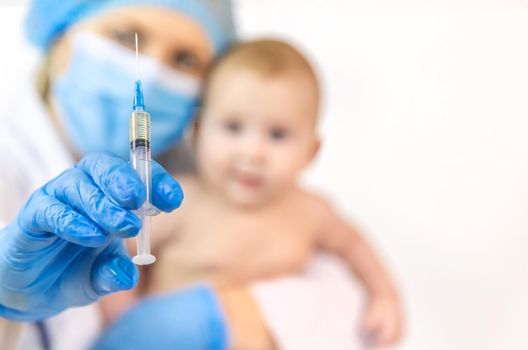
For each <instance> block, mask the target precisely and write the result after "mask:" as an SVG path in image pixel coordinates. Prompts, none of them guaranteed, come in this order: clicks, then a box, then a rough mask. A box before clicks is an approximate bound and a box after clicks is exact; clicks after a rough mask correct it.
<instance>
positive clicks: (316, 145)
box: [308, 136, 321, 162]
mask: <svg viewBox="0 0 528 350" xmlns="http://www.w3.org/2000/svg"><path fill="white" fill-rule="evenodd" d="M320 149H321V139H320V138H319V136H315V137H314V140H313V145H312V150H311V151H310V154H309V155H308V156H309V158H308V162H312V161H313V160H314V159H315V157H317V155H318V154H319V150H320Z"/></svg>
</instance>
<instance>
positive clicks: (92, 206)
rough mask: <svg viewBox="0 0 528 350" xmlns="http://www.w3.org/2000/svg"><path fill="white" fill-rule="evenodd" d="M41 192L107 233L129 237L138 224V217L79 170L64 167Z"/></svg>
mask: <svg viewBox="0 0 528 350" xmlns="http://www.w3.org/2000/svg"><path fill="white" fill-rule="evenodd" d="M44 192H46V193H47V194H48V195H51V196H54V197H55V198H57V199H58V200H59V201H61V202H63V203H65V204H67V205H69V206H71V207H73V208H74V209H75V210H76V211H78V212H79V213H81V214H83V215H85V216H87V217H88V218H89V219H91V220H92V221H93V222H94V223H96V225H98V226H99V227H101V228H102V229H103V230H104V231H106V232H107V233H109V234H116V235H117V236H119V237H123V238H128V237H131V236H135V235H136V234H137V233H138V232H139V229H140V228H141V221H140V220H139V218H138V217H137V216H136V215H135V214H134V213H132V212H131V211H129V210H126V209H123V208H122V207H120V206H118V205H116V204H114V203H113V202H112V201H110V199H109V198H108V197H107V196H106V195H105V194H104V193H103V192H102V191H101V190H100V189H99V187H97V186H96V184H95V183H94V182H93V181H92V179H91V178H90V177H89V176H88V175H87V174H86V173H85V172H83V171H82V170H80V169H78V168H73V169H69V170H67V171H65V172H64V173H62V174H61V175H59V176H58V177H57V178H55V179H54V180H52V181H50V182H49V183H48V184H47V185H46V186H44Z"/></svg>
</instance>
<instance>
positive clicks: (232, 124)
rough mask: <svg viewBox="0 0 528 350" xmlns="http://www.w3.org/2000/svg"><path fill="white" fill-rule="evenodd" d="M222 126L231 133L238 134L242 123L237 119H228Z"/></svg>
mask: <svg viewBox="0 0 528 350" xmlns="http://www.w3.org/2000/svg"><path fill="white" fill-rule="evenodd" d="M224 128H225V129H226V130H227V131H228V132H230V133H231V134H238V133H239V132H241V131H242V124H241V123H240V122H237V121H229V122H226V123H224Z"/></svg>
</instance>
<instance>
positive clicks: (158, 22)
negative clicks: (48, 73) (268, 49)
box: [71, 6, 214, 69]
mask: <svg viewBox="0 0 528 350" xmlns="http://www.w3.org/2000/svg"><path fill="white" fill-rule="evenodd" d="M77 30H90V31H93V32H95V33H98V34H101V35H104V36H106V37H108V38H110V39H112V40H115V41H116V42H118V43H119V44H122V45H124V46H127V47H130V48H133V46H134V33H136V32H137V33H138V37H139V42H140V49H141V50H142V51H143V52H144V53H146V54H149V55H151V56H156V57H157V58H159V59H160V60H161V61H170V60H174V59H175V57H171V56H173V55H175V54H178V52H180V53H181V50H185V51H188V52H189V55H191V56H192V55H194V56H195V57H194V58H190V59H195V60H198V61H199V64H200V65H207V64H209V62H210V61H211V60H212V58H213V56H214V48H213V44H212V42H211V41H210V40H209V38H208V36H207V33H206V31H205V30H204V29H203V28H202V26H201V25H200V24H199V23H198V22H197V21H195V20H194V19H193V18H191V17H189V16H186V15H185V14H183V13H181V12H179V11H176V10H170V9H166V8H162V7H154V6H127V7H122V8H117V9H113V10H108V11H106V12H104V13H101V14H100V15H97V16H94V17H90V18H87V19H86V20H84V21H81V22H79V23H78V24H76V25H75V26H74V27H72V31H71V32H72V33H75V31H77ZM169 64H170V62H169ZM197 64H198V62H197ZM203 68H204V69H205V67H203Z"/></svg>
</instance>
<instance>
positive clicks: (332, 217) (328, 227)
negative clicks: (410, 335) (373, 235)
mask: <svg viewBox="0 0 528 350" xmlns="http://www.w3.org/2000/svg"><path fill="white" fill-rule="evenodd" d="M325 207H326V208H325V210H323V212H325V215H324V220H323V234H322V235H321V239H320V244H321V246H322V248H323V249H325V250H328V251H331V252H333V253H337V254H338V255H339V256H341V257H342V258H343V259H344V260H345V261H346V262H347V263H348V265H349V266H350V268H351V269H352V271H353V272H354V273H355V275H356V276H357V277H358V278H359V280H360V281H361V282H362V283H363V285H364V286H365V288H366V289H367V292H368V297H369V300H368V308H367V310H366V314H365V317H364V319H363V331H364V333H365V335H366V337H367V340H368V341H369V342H373V343H374V345H378V346H385V345H390V344H393V343H395V342H397V341H398V340H399V338H400V337H401V333H402V326H403V324H402V323H403V320H402V318H403V317H402V311H401V306H400V302H399V298H398V292H397V289H396V287H395V285H394V283H393V281H392V279H391V277H390V276H389V273H388V272H387V270H386V269H385V268H384V266H383V264H382V263H381V260H380V259H379V257H378V256H376V254H375V253H374V250H373V249H372V247H371V246H370V245H369V244H368V242H367V241H366V240H365V238H364V237H363V236H362V234H361V233H360V232H359V231H358V230H357V229H356V228H355V227H353V226H352V225H350V224H349V223H347V222H345V221H344V220H343V219H341V218H340V217H338V216H337V215H336V214H335V212H334V211H333V210H332V209H331V208H330V206H328V205H325Z"/></svg>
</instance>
